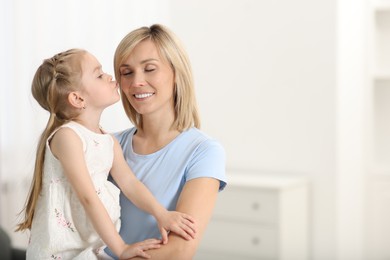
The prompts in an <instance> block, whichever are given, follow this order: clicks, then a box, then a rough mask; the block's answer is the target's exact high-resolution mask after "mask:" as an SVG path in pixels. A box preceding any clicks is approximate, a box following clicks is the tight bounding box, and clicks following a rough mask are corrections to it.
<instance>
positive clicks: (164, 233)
mask: <svg viewBox="0 0 390 260" xmlns="http://www.w3.org/2000/svg"><path fill="white" fill-rule="evenodd" d="M157 222H158V227H159V229H160V232H161V237H162V242H163V244H166V243H168V233H169V232H174V233H176V234H178V235H179V236H181V237H183V238H184V239H186V240H190V239H193V238H195V233H196V226H195V220H194V218H193V217H191V216H189V215H187V214H184V213H181V212H177V211H166V212H165V213H164V214H162V215H161V216H160V217H159V218H158V219H157Z"/></svg>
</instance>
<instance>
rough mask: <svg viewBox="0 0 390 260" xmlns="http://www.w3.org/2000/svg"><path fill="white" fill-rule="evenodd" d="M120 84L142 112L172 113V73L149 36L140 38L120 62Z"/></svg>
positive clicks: (145, 113) (138, 110)
mask: <svg viewBox="0 0 390 260" xmlns="http://www.w3.org/2000/svg"><path fill="white" fill-rule="evenodd" d="M119 70H120V75H121V76H120V79H119V80H120V85H121V88H122V90H123V92H124V93H125V95H126V98H127V99H128V101H129V102H130V104H131V105H132V106H133V107H134V109H135V110H136V111H137V112H138V113H139V114H141V115H143V116H158V117H161V116H164V115H168V114H169V115H172V113H174V98H173V91H174V73H173V70H172V68H171V66H170V64H169V63H168V62H167V61H166V60H165V58H163V57H161V56H160V55H159V52H158V50H157V48H156V46H155V44H154V43H153V42H152V41H151V40H144V41H142V42H140V43H139V44H138V45H137V46H136V47H135V48H134V50H133V51H132V52H131V54H130V55H129V57H127V59H125V60H124V62H123V63H122V64H121V65H120V68H119Z"/></svg>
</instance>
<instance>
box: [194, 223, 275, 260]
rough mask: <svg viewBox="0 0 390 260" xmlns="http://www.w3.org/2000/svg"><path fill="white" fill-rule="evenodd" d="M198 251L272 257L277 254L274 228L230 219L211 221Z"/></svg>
mask: <svg viewBox="0 0 390 260" xmlns="http://www.w3.org/2000/svg"><path fill="white" fill-rule="evenodd" d="M200 251H202V252H210V251H214V252H215V251H218V252H223V253H224V254H228V255H242V256H247V257H261V258H262V259H263V258H265V259H273V258H276V256H277V232H276V229H275V228H272V227H263V226H261V225H256V224H247V223H239V222H230V221H220V220H217V221H211V222H210V223H209V225H208V227H207V230H206V232H205V235H204V237H203V239H202V242H201V245H200Z"/></svg>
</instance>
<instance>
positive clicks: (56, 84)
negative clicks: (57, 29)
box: [16, 49, 86, 231]
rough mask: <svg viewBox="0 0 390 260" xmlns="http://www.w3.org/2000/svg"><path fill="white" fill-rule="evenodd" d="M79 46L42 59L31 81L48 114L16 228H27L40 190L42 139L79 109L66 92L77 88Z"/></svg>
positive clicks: (80, 72)
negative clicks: (73, 104) (27, 192)
mask: <svg viewBox="0 0 390 260" xmlns="http://www.w3.org/2000/svg"><path fill="white" fill-rule="evenodd" d="M85 53H86V51H85V50H81V49H70V50H67V51H65V52H61V53H58V54H56V55H54V56H53V57H52V58H49V59H46V60H44V61H43V63H42V64H41V65H40V66H39V68H38V70H37V71H36V73H35V75H34V79H33V81H32V86H31V92H32V95H33V97H34V98H35V100H36V101H37V102H38V103H39V105H40V106H41V107H42V108H44V109H45V110H47V111H48V112H49V113H50V117H49V120H48V122H47V125H46V128H45V130H44V131H43V133H42V134H41V136H40V139H39V142H38V146H37V152H36V159H35V167H34V176H33V179H32V183H31V187H30V192H29V195H28V197H27V201H26V205H25V207H24V209H23V211H24V220H23V221H22V222H21V223H19V224H18V225H17V228H16V231H22V230H25V229H31V224H32V220H33V217H34V210H35V206H36V203H37V200H38V197H39V194H40V192H41V189H42V178H43V166H44V159H45V152H46V142H47V140H48V138H49V137H50V135H51V134H52V133H53V131H54V130H55V129H57V128H58V127H59V126H61V125H63V124H64V123H66V122H68V121H69V120H72V119H73V118H75V117H76V116H77V115H78V114H79V113H80V112H79V110H78V109H76V108H73V107H72V106H70V105H69V102H68V95H69V93H70V92H73V91H77V90H79V89H80V88H81V76H82V70H81V60H82V59H81V56H82V55H84V54H85Z"/></svg>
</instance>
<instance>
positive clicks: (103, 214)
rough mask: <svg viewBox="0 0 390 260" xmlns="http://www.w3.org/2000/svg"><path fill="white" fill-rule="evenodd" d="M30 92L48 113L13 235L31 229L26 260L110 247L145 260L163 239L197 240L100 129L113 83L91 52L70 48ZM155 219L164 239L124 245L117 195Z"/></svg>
mask: <svg viewBox="0 0 390 260" xmlns="http://www.w3.org/2000/svg"><path fill="white" fill-rule="evenodd" d="M32 94H33V96H34V98H35V99H36V100H37V102H38V103H39V104H40V105H41V106H42V107H43V108H44V109H45V110H47V111H49V112H50V118H49V121H48V123H47V126H46V129H45V130H44V132H43V133H42V136H41V138H40V141H39V144H38V149H37V156H36V163H35V169H34V177H33V181H32V186H31V190H30V194H29V197H28V200H27V203H26V207H25V218H24V221H23V222H22V223H20V224H19V225H18V227H17V230H18V231H21V230H25V229H31V238H30V243H29V245H28V248H27V259H97V258H98V257H99V255H100V254H101V251H102V250H101V248H104V247H105V245H107V246H108V247H109V248H110V249H111V250H112V252H113V253H114V254H115V255H116V256H117V257H119V258H121V259H128V258H132V257H135V256H140V257H144V258H149V257H150V256H149V255H148V254H147V253H146V252H145V251H147V250H149V249H154V248H159V247H160V244H161V242H162V243H163V244H165V243H167V241H168V236H167V235H168V232H169V231H172V232H175V233H177V234H179V235H181V236H182V237H183V238H185V239H191V238H194V236H195V224H194V221H193V218H192V217H190V216H189V215H186V214H182V213H179V212H174V211H167V210H166V209H165V208H164V207H162V206H161V205H160V204H159V203H158V202H157V201H156V200H155V199H154V197H153V196H152V194H151V193H150V192H149V190H148V189H147V188H146V187H145V186H144V185H143V184H142V183H141V182H140V181H138V179H137V178H136V177H135V176H134V174H133V172H132V171H131V170H130V168H129V167H128V165H127V163H126V161H125V160H124V158H123V154H122V150H121V148H120V145H119V143H118V142H117V141H116V140H115V139H114V138H112V136H111V135H109V134H106V133H105V132H104V131H103V130H102V129H101V127H100V126H99V121H100V116H101V114H102V112H103V110H104V109H105V108H106V107H108V106H110V105H112V104H114V103H116V102H117V101H119V99H120V96H119V93H118V84H117V83H116V82H115V81H113V80H112V76H110V75H108V74H106V73H104V72H103V71H102V67H101V65H100V64H99V62H98V61H97V59H96V58H95V57H94V56H93V55H91V54H90V53H88V52H86V51H84V50H80V49H71V50H68V51H65V52H63V53H59V54H57V55H55V56H54V57H52V58H51V59H47V60H45V61H44V62H43V64H42V65H41V66H40V67H39V68H38V70H37V72H36V74H35V76H34V79H33V83H32ZM109 172H110V173H111V175H112V177H113V179H114V180H115V181H116V183H118V184H119V188H121V189H122V191H123V193H124V194H125V195H126V197H127V198H128V199H129V200H131V201H132V202H133V203H134V204H135V205H137V206H138V207H139V208H140V209H142V210H144V211H146V212H148V213H150V214H152V215H153V216H154V217H155V218H156V220H157V222H158V228H159V230H160V232H161V236H162V241H161V240H158V239H147V240H145V241H142V242H138V243H134V244H125V242H124V241H123V240H122V238H121V237H120V236H119V234H118V230H119V227H120V220H119V215H120V206H119V190H118V189H117V188H116V186H114V185H113V184H112V183H111V182H109V181H108V180H107V176H108V173H109Z"/></svg>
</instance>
